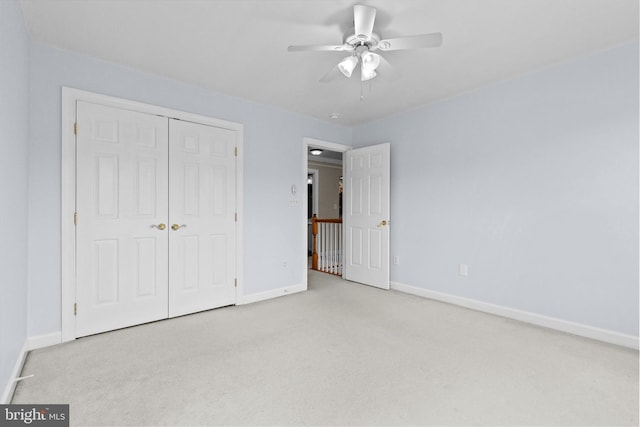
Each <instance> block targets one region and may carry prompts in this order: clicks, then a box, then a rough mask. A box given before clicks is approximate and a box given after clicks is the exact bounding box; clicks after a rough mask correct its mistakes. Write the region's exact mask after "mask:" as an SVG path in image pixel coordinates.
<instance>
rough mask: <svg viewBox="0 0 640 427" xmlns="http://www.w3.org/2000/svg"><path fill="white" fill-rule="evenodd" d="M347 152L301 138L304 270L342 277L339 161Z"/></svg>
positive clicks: (340, 174) (330, 145) (338, 147)
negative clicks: (302, 156) (302, 155)
mask: <svg viewBox="0 0 640 427" xmlns="http://www.w3.org/2000/svg"><path fill="white" fill-rule="evenodd" d="M349 149H350V147H348V146H346V145H341V144H335V143H332V142H328V141H321V140H316V139H311V138H304V151H303V153H304V159H303V170H304V172H305V179H306V185H305V190H306V194H305V199H306V209H304V211H305V214H304V229H305V233H304V251H305V255H306V256H305V261H306V265H305V269H315V270H318V271H324V272H326V273H331V274H334V275H337V276H341V275H342V274H341V270H342V263H343V251H342V247H343V243H344V242H343V241H344V239H343V235H342V223H341V222H342V213H343V188H344V187H343V185H342V180H343V176H344V173H343V161H342V158H343V154H344V152H346V151H347V150H349ZM314 232H315V234H314ZM307 275H308V274H307V273H305V274H304V280H305V285H307V283H308V280H307Z"/></svg>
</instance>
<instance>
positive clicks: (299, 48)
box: [287, 44, 353, 52]
mask: <svg viewBox="0 0 640 427" xmlns="http://www.w3.org/2000/svg"><path fill="white" fill-rule="evenodd" d="M287 50H288V51H289V52H309V51H330V52H350V51H352V50H353V46H350V45H348V44H337V45H296V46H289V47H288V48H287Z"/></svg>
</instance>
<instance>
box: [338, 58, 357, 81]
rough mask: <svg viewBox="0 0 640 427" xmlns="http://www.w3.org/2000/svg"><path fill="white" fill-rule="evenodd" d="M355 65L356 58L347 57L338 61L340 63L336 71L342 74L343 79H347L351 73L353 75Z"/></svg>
mask: <svg viewBox="0 0 640 427" xmlns="http://www.w3.org/2000/svg"><path fill="white" fill-rule="evenodd" d="M356 65H358V58H356V57H355V56H347V57H346V58H344V59H343V60H342V61H340V63H339V64H338V69H339V70H340V72H341V73H342V74H344V76H345V77H347V78H349V77H351V73H353V70H354V69H355V68H356Z"/></svg>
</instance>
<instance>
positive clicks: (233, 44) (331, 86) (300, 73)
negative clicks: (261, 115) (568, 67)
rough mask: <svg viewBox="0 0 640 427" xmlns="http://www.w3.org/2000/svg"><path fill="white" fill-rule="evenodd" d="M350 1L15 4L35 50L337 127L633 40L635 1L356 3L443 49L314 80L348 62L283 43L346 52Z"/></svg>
mask: <svg viewBox="0 0 640 427" xmlns="http://www.w3.org/2000/svg"><path fill="white" fill-rule="evenodd" d="M356 3H358V2H357V1H348V0H231V1H223V0H199V1H195V0H21V4H22V7H23V10H24V15H25V20H26V24H27V28H28V29H29V32H30V34H31V36H32V39H33V40H34V41H36V42H42V43H45V44H49V45H53V46H57V47H60V48H63V49H68V50H72V51H77V52H80V53H83V54H86V55H89V56H93V57H97V58H101V59H104V60H107V61H111V62H115V63H119V64H123V65H126V66H129V67H134V68H138V69H141V70H145V71H148V72H152V73H155V74H159V75H163V76H168V77H171V78H174V79H177V80H182V81H185V82H189V83H193V84H196V85H199V86H202V87H205V88H208V89H212V90H215V91H219V92H223V93H227V94H230V95H235V96H238V97H241V98H246V99H249V100H253V101H256V102H260V103H264V104H270V105H274V106H276V107H279V108H283V109H286V110H290V111H295V112H299V113H302V114H305V115H309V116H314V117H317V118H319V119H321V120H326V121H331V119H329V115H330V114H331V113H339V114H340V118H339V119H337V120H334V122H338V123H341V124H344V125H356V124H360V123H363V122H366V121H369V120H372V119H376V118H379V117H383V116H386V115H389V114H393V113H395V112H399V111H404V110H408V109H411V108H414V107H416V106H418V105H421V104H425V103H429V102H433V101H435V100H439V99H443V98H447V97H451V96H454V95H456V94H459V93H461V92H465V91H469V90H473V89H475V88H477V87H480V86H482V85H486V84H488V83H491V82H494V81H498V80H502V79H508V78H511V77H513V76H516V75H519V74H523V73H527V72H530V71H532V70H536V69H539V68H542V67H545V66H548V65H550V64H553V63H557V62H560V61H563V60H566V59H568V58H572V57H576V56H579V55H584V54H587V53H589V52H594V51H599V50H603V49H606V48H609V47H612V46H615V45H618V44H621V43H623V42H626V41H630V40H633V39H637V38H638V13H639V12H638V0H362V1H361V2H359V3H362V4H367V5H370V6H374V7H376V8H377V9H378V13H377V18H376V24H375V29H374V31H375V32H376V33H378V34H379V35H380V36H381V37H382V38H390V37H397V36H403V35H414V34H422V33H432V32H442V33H443V36H444V42H443V46H442V47H440V48H436V49H420V50H414V51H394V52H387V53H385V54H384V56H385V58H386V59H387V60H388V61H389V62H391V63H392V64H393V65H394V66H395V67H396V68H397V69H398V70H399V71H400V72H401V73H402V78H400V79H399V80H397V81H388V80H383V79H382V78H381V77H378V78H376V79H374V80H372V81H371V84H364V85H363V86H362V87H361V84H360V82H359V80H358V79H357V78H356V77H355V76H354V77H352V79H350V80H347V79H346V78H344V77H340V78H339V79H338V80H335V81H333V82H330V83H320V82H318V80H319V79H320V78H321V77H322V76H323V75H324V74H325V73H326V72H327V71H329V70H330V69H331V68H332V67H334V66H335V65H336V63H337V62H338V61H339V60H340V59H342V58H343V57H344V56H345V53H344V52H343V53H340V52H287V46H289V45H291V44H341V43H342V39H343V36H344V34H345V32H346V29H347V28H348V27H349V26H353V5H354V4H356ZM361 89H362V91H363V93H364V95H365V98H364V100H362V101H361V100H360V92H361Z"/></svg>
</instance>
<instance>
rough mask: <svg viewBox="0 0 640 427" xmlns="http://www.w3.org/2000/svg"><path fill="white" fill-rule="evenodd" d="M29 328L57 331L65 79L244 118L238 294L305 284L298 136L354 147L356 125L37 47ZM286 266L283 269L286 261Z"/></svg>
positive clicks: (93, 89)
mask: <svg viewBox="0 0 640 427" xmlns="http://www.w3.org/2000/svg"><path fill="white" fill-rule="evenodd" d="M31 52H32V54H31V63H32V67H31V70H32V72H31V138H30V143H31V152H30V159H29V160H30V169H31V174H30V176H31V189H30V194H29V202H30V214H29V227H30V241H29V244H30V247H29V265H30V277H29V303H30V307H29V335H30V336H37V335H42V334H47V333H50V332H55V331H59V330H60V156H61V152H60V132H61V130H60V122H61V107H60V103H61V86H69V87H74V88H77V89H82V90H87V91H91V92H97V93H103V94H106V95H110V96H116V97H121V98H126V99H131V100H134V101H139V102H145V103H148V104H154V105H159V106H163V107H168V108H173V109H176V110H182V111H188V112H192V113H197V114H202V115H205V116H211V117H216V118H219V119H225V120H230V121H234V122H239V123H242V124H244V137H245V138H244V218H240V221H242V223H243V226H244V242H243V244H244V254H243V256H244V294H246V295H248V294H254V293H259V292H264V291H269V290H272V289H277V288H281V287H286V286H294V285H299V284H302V283H303V274H306V270H304V269H302V265H303V263H304V260H305V259H306V252H305V250H304V248H303V247H302V246H301V236H300V232H301V221H302V213H301V211H300V210H301V209H303V206H305V204H304V201H303V203H301V204H300V206H299V207H295V208H291V207H289V206H288V202H289V196H290V188H291V185H292V184H295V185H297V186H298V188H302V186H303V185H306V180H304V177H305V176H306V175H305V171H304V170H303V162H302V138H303V137H305V136H306V137H311V138H317V139H321V140H327V141H333V142H336V143H341V144H350V143H351V137H352V131H351V129H350V128H345V127H341V126H337V125H333V124H329V123H326V122H322V121H319V120H314V119H310V118H308V117H305V116H302V115H297V114H293V113H289V112H285V111H282V110H278V109H275V108H272V107H268V106H265V105H260V104H255V103H252V102H248V101H245V100H242V99H239V98H235V97H230V96H226V95H222V94H220V93H216V92H212V91H207V90H204V89H202V88H199V87H195V86H192V85H188V84H185V83H180V82H177V81H174V80H170V79H166V78H163V77H160V76H156V75H152V74H148V73H144V72H140V71H137V70H133V69H130V68H125V67H121V66H118V65H115V64H112V63H108V62H104V61H100V60H96V59H92V58H89V57H86V56H82V55H78V54H74V53H70V52H66V51H62V50H58V49H54V48H51V47H48V46H44V45H40V44H33V45H32V50H31ZM284 260H286V261H287V268H286V269H285V268H283V261H284Z"/></svg>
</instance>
